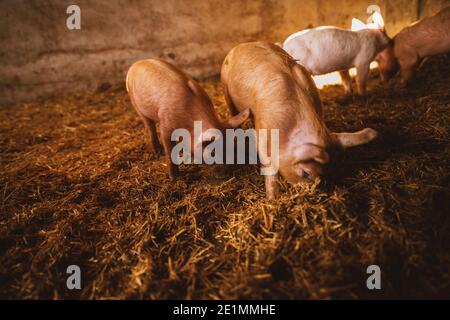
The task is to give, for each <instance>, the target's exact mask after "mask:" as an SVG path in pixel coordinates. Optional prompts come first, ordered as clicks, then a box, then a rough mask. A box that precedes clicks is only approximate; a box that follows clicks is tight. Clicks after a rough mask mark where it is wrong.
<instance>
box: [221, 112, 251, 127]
mask: <svg viewBox="0 0 450 320" xmlns="http://www.w3.org/2000/svg"><path fill="white" fill-rule="evenodd" d="M249 116H250V109H245V110H244V111H242V112H240V113H239V114H237V115H235V116H234V117H232V118H230V119H228V120H226V121H225V122H224V127H225V128H231V129H234V128H237V127H239V126H240V125H241V124H242V123H243V122H244V121H245V120H247V119H248V117H249Z"/></svg>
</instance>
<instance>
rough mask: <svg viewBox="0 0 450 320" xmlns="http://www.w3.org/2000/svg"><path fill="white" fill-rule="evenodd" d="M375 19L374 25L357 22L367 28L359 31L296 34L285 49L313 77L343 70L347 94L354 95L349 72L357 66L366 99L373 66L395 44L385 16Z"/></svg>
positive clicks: (327, 29)
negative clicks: (381, 53)
mask: <svg viewBox="0 0 450 320" xmlns="http://www.w3.org/2000/svg"><path fill="white" fill-rule="evenodd" d="M372 19H373V21H374V23H371V24H364V23H362V22H361V21H359V20H357V19H354V21H355V20H356V21H358V22H359V23H360V24H362V25H363V26H362V27H360V28H359V30H358V31H356V30H355V31H352V30H345V29H340V28H336V27H318V28H314V29H308V30H303V31H300V32H297V33H294V34H292V35H290V36H289V37H288V38H287V39H286V40H285V41H284V43H283V49H284V50H286V52H287V53H289V54H290V55H291V56H292V57H293V58H294V59H295V60H297V62H298V63H300V64H302V65H303V66H304V67H305V68H306V69H307V70H308V71H309V72H310V73H311V74H313V75H320V74H326V73H330V72H334V71H339V74H340V76H341V78H342V82H343V85H344V88H345V91H346V93H347V94H351V93H352V86H351V77H350V75H349V71H348V69H350V68H352V67H356V70H357V77H356V84H357V88H358V94H359V95H360V96H364V95H365V94H366V82H367V76H368V73H369V66H370V63H371V62H372V61H373V60H374V58H375V56H376V55H377V53H379V52H380V51H382V50H384V49H385V48H387V47H388V46H389V44H390V42H391V39H390V38H389V37H388V36H387V34H386V32H385V29H384V21H383V18H382V16H381V14H379V13H378V12H375V13H374V14H373V16H372Z"/></svg>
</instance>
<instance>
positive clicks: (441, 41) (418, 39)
mask: <svg viewBox="0 0 450 320" xmlns="http://www.w3.org/2000/svg"><path fill="white" fill-rule="evenodd" d="M394 43H395V51H396V54H398V55H401V54H402V50H410V48H411V49H412V50H413V51H414V52H415V53H416V54H417V56H418V57H419V58H425V57H429V56H434V55H438V54H443V53H446V52H449V51H450V7H447V8H445V9H443V10H441V11H440V12H439V13H437V14H436V15H434V16H431V17H427V18H424V19H422V20H420V21H418V22H416V23H414V24H412V25H410V26H408V27H406V28H404V29H403V30H401V31H400V32H399V33H398V34H397V35H396V36H395V37H394Z"/></svg>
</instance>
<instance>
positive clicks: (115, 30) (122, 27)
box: [0, 0, 450, 104]
mask: <svg viewBox="0 0 450 320" xmlns="http://www.w3.org/2000/svg"><path fill="white" fill-rule="evenodd" d="M449 2H450V1H449V0H435V1H432V0H412V1H411V0H380V1H376V0H372V1H364V0H343V1H334V0H245V1H243V0H226V1H225V0H189V1H185V0H110V1H108V0H99V1H91V0H76V1H71V2H66V1H64V0H2V1H0V104H4V103H9V102H14V101H19V100H31V99H35V98H37V97H42V96H49V95H51V94H58V93H62V92H70V91H78V90H82V89H95V88H96V87H98V86H99V85H100V84H101V83H104V82H109V83H119V82H121V81H123V79H124V77H125V74H126V70H127V69H128V67H129V66H130V64H131V63H132V62H133V61H136V60H138V59H142V58H148V57H160V58H164V59H168V60H171V61H173V62H174V63H175V64H177V65H178V66H180V67H182V68H183V69H184V70H185V71H187V72H188V73H190V74H192V75H194V76H197V77H202V76H208V75H212V74H216V73H218V72H219V70H220V65H221V62H222V60H223V58H224V57H225V55H226V53H227V52H228V51H229V50H230V49H231V48H232V47H233V46H235V45H236V44H238V43H240V42H245V41H252V40H269V41H282V40H283V39H284V38H285V37H286V36H288V35H289V34H290V33H293V32H295V31H298V30H301V29H303V28H306V27H309V26H318V25H323V24H328V25H336V26H340V27H349V26H350V23H351V18H352V17H358V18H360V19H362V20H365V19H366V18H367V15H366V13H365V10H366V8H367V6H368V5H369V4H379V5H380V7H381V8H382V10H383V12H384V14H385V18H386V22H387V29H388V31H389V33H390V34H395V32H397V31H398V30H399V29H400V28H401V27H402V26H404V25H406V24H408V23H410V22H412V21H415V20H416V19H417V17H418V16H419V15H420V12H425V13H427V14H432V13H434V12H436V11H437V10H439V8H441V7H443V6H445V5H449ZM74 3H75V4H77V5H79V6H80V7H81V21H82V22H81V24H82V29H81V30H72V31H70V30H67V28H66V18H67V15H66V13H65V12H66V8H67V6H68V5H69V4H74ZM427 14H425V15H427Z"/></svg>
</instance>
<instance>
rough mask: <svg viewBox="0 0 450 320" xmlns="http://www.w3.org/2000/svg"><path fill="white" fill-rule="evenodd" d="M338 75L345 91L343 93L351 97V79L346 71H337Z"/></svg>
mask: <svg viewBox="0 0 450 320" xmlns="http://www.w3.org/2000/svg"><path fill="white" fill-rule="evenodd" d="M339 75H340V76H341V79H342V83H343V85H344V89H345V93H346V94H350V95H351V94H352V93H353V90H352V78H351V77H350V74H349V73H348V70H341V71H339Z"/></svg>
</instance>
